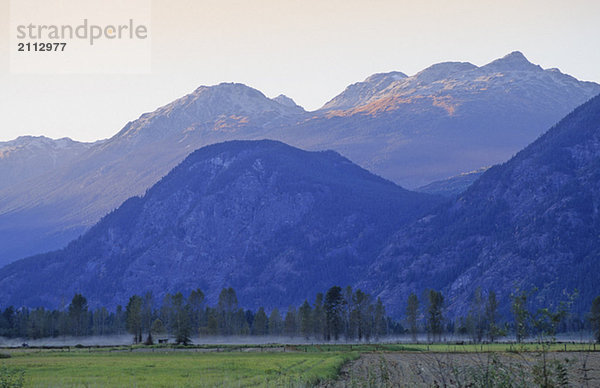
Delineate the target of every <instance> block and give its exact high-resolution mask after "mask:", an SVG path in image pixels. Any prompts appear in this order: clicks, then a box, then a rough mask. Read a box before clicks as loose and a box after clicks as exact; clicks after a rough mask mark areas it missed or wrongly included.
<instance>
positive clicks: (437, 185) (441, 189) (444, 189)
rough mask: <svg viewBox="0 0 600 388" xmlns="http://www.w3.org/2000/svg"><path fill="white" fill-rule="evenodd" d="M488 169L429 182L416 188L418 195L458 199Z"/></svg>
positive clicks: (484, 168) (483, 168)
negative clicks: (424, 194)
mask: <svg viewBox="0 0 600 388" xmlns="http://www.w3.org/2000/svg"><path fill="white" fill-rule="evenodd" d="M488 168H489V167H482V168H480V169H477V170H474V171H470V172H465V173H462V174H460V175H456V176H453V177H450V178H447V179H443V180H440V181H435V182H431V183H430V184H428V185H425V186H423V187H419V188H417V189H416V190H415V191H418V192H420V193H427V194H435V195H441V196H443V197H448V198H454V197H458V196H459V195H460V194H462V193H463V192H464V191H465V190H467V189H468V188H469V186H471V185H472V184H473V182H475V181H476V180H477V179H478V178H479V177H480V176H481V175H482V174H483V173H484V172H485V171H486V170H487V169H488Z"/></svg>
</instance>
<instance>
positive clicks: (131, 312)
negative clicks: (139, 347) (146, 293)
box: [125, 295, 143, 344]
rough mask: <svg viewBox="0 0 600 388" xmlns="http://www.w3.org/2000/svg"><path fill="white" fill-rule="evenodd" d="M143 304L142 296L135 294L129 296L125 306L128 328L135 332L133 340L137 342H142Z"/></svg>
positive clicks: (132, 332)
mask: <svg viewBox="0 0 600 388" xmlns="http://www.w3.org/2000/svg"><path fill="white" fill-rule="evenodd" d="M142 304H143V301H142V298H141V297H140V296H138V295H134V296H132V297H131V298H129V303H127V307H125V322H126V325H127V330H128V331H129V332H130V333H131V334H133V342H134V343H136V344H139V343H141V342H142Z"/></svg>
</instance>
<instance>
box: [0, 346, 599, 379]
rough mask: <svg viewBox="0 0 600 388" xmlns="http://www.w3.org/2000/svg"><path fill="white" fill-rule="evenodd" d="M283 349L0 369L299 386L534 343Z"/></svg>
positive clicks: (93, 353)
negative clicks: (403, 358) (385, 364)
mask: <svg viewBox="0 0 600 388" xmlns="http://www.w3.org/2000/svg"><path fill="white" fill-rule="evenodd" d="M278 349H279V351H277V350H278ZM283 349H284V348H283V347H282V346H280V345H274V346H252V345H249V346H248V345H247V346H221V347H219V348H215V346H214V345H213V346H210V347H209V346H199V347H196V348H188V349H177V348H173V347H164V346H163V347H151V348H145V347H135V348H130V347H116V348H84V349H75V348H70V349H62V350H61V349H11V350H8V349H7V350H0V353H4V354H6V353H8V354H10V358H3V359H0V369H2V368H4V370H5V371H6V370H7V369H6V368H8V371H11V370H23V371H25V378H24V383H25V386H27V387H216V386H218V387H255V386H258V387H261V386H262V387H267V386H270V387H279V386H287V387H302V386H312V385H314V384H316V383H318V382H322V381H328V380H333V379H336V378H337V377H338V373H339V371H340V369H341V368H342V366H343V365H344V364H346V363H347V362H348V361H351V360H355V359H357V358H358V357H359V356H360V354H363V353H370V352H376V353H380V352H384V353H399V352H407V353H413V354H415V353H418V354H428V353H431V354H433V353H438V352H439V353H449V354H452V353H455V354H458V353H473V354H475V353H482V352H493V353H496V352H498V353H505V352H537V351H539V350H540V345H538V344H525V345H514V344H512V345H511V344H490V345H473V344H464V345H460V344H457V345H454V344H433V345H427V344H410V345H400V344H372V345H327V344H324V345H295V346H286V347H285V350H286V351H285V352H282V351H281V350H283ZM130 350H133V351H130ZM549 350H550V351H554V352H561V351H568V352H579V351H589V350H593V349H592V345H590V344H553V345H550V349H549ZM599 350H600V349H599ZM0 380H1V379H0ZM0 383H1V381H0ZM0 385H1V384H0Z"/></svg>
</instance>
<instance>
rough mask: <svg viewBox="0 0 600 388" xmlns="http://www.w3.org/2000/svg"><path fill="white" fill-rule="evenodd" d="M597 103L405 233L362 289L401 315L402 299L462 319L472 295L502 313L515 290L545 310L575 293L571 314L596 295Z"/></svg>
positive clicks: (599, 241)
mask: <svg viewBox="0 0 600 388" xmlns="http://www.w3.org/2000/svg"><path fill="white" fill-rule="evenodd" d="M599 198H600V96H598V97H595V98H593V99H592V100H590V101H589V102H588V103H586V104H584V105H582V106H581V107H579V108H577V109H576V110H575V111H573V112H572V113H571V114H569V115H568V116H567V117H565V118H564V119H563V120H561V121H560V122H559V123H558V124H557V125H556V126H554V127H553V128H552V129H550V130H549V131H548V132H547V133H546V134H544V135H543V136H542V137H540V138H539V139H538V140H537V141H535V142H534V143H533V144H531V145H530V146H528V147H527V148H525V149H524V150H523V151H521V152H519V153H518V154H517V155H516V156H515V157H514V158H512V159H511V160H510V161H508V162H506V163H504V164H502V165H498V166H494V167H492V168H490V169H489V170H487V171H486V172H485V173H484V174H483V175H482V176H481V177H480V178H479V179H478V180H476V181H475V182H474V183H473V184H472V185H471V186H470V187H469V189H468V190H467V191H466V192H465V193H464V194H462V195H461V196H460V197H459V198H458V199H456V200H455V201H453V202H451V203H450V204H449V205H447V206H444V207H442V208H441V209H440V210H437V211H436V212H434V213H433V214H432V215H429V216H427V217H425V218H423V219H421V220H419V221H418V222H416V223H414V224H412V225H409V226H406V227H405V228H403V229H402V230H401V231H400V232H399V233H397V234H396V236H395V237H394V239H393V242H392V243H391V244H390V245H389V246H388V247H387V248H386V249H384V251H383V252H382V253H381V255H380V256H379V257H378V258H377V260H376V262H375V263H374V264H373V265H372V266H371V269H370V271H369V273H368V275H366V276H365V279H366V280H365V282H363V283H362V286H363V287H365V288H366V289H368V290H372V291H374V292H375V293H376V294H378V295H379V296H381V297H382V298H383V299H384V300H385V301H386V302H387V303H388V304H390V305H392V306H395V309H396V310H395V311H396V312H400V311H402V309H403V306H404V303H405V301H406V299H407V297H408V295H409V293H410V292H417V293H420V292H421V291H423V290H425V289H427V288H429V287H431V288H435V289H441V290H443V292H444V293H445V294H446V295H447V302H448V310H449V312H450V313H451V314H452V315H455V314H457V313H461V314H465V313H466V312H467V311H468V303H469V302H468V301H469V299H470V297H471V295H472V293H473V291H474V290H475V288H477V287H481V288H482V289H483V290H484V291H485V290H495V291H496V292H497V294H498V295H499V298H500V299H501V300H502V303H503V304H504V308H505V311H504V312H505V313H507V311H506V310H507V308H508V297H509V295H510V293H511V292H512V291H514V290H515V289H516V288H517V287H518V288H520V289H521V290H528V289H531V288H533V287H537V288H538V289H539V293H538V296H537V298H538V299H539V301H540V302H541V303H544V304H545V305H550V306H551V305H556V303H558V301H561V300H565V299H566V295H565V293H570V292H573V291H574V290H576V289H577V290H579V298H578V299H577V300H576V302H575V306H574V307H575V308H574V310H575V312H577V313H580V314H581V313H584V312H586V311H588V309H589V306H590V304H591V300H592V298H593V297H595V296H597V295H598V293H600V285H599V283H598V281H597V277H598V276H597V275H598V273H600V260H599V259H600V200H599Z"/></svg>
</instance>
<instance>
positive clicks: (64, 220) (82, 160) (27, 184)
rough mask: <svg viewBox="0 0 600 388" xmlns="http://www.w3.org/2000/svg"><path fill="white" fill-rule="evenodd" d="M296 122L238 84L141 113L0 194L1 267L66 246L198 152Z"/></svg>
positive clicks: (291, 111)
mask: <svg viewBox="0 0 600 388" xmlns="http://www.w3.org/2000/svg"><path fill="white" fill-rule="evenodd" d="M302 112H303V111H302ZM300 117H302V113H299V109H298V108H297V107H290V106H286V105H284V104H281V103H279V102H277V101H273V100H271V99H269V98H267V97H266V96H264V95H263V94H262V93H261V92H259V91H258V90H256V89H252V88H250V87H247V86H245V85H241V84H220V85H217V86H214V87H199V88H197V89H196V90H195V91H194V92H193V93H191V94H189V95H187V96H184V97H182V98H181V99H179V100H177V101H174V102H173V103H171V104H168V105H165V106H163V107H161V108H159V109H157V110H156V111H155V112H152V113H147V114H143V115H142V116H141V117H140V118H139V119H137V120H135V121H132V122H130V123H128V124H127V125H126V126H125V127H124V128H123V129H122V130H121V131H120V132H119V133H117V134H116V135H115V136H113V137H112V138H110V139H108V140H107V141H104V142H102V143H99V144H94V146H93V147H89V149H86V150H85V152H83V153H80V154H78V155H77V157H76V158H74V159H73V160H72V161H71V163H66V164H64V165H62V166H57V167H56V168H52V169H51V170H50V171H47V169H46V170H44V169H45V168H46V167H44V166H42V167H40V168H41V169H42V170H43V173H42V174H38V175H39V177H38V179H35V180H33V181H18V180H17V181H13V182H10V185H6V187H5V188H4V189H1V190H0V265H2V264H6V263H8V262H10V261H13V260H15V259H18V258H21V257H24V256H27V255H32V254H35V253H40V252H44V251H48V250H52V249H57V248H60V247H63V246H65V245H66V244H67V243H68V242H69V241H71V240H72V239H74V238H76V237H77V236H79V235H80V234H81V233H83V232H84V231H85V230H86V229H87V228H89V227H90V226H91V225H93V224H94V223H96V222H97V221H98V220H99V219H100V218H101V217H102V216H103V215H105V214H106V213H107V212H109V211H110V210H112V209H114V208H116V207H117V206H119V205H120V204H121V203H122V202H123V201H124V200H126V199H127V198H129V197H131V196H133V195H140V194H143V193H144V192H145V190H146V189H148V188H149V187H150V186H152V185H153V184H154V183H156V182H157V181H158V180H159V179H160V178H161V177H162V176H164V175H165V174H167V173H168V172H169V171H170V170H171V169H172V168H173V167H174V166H176V165H177V164H178V163H179V162H181V161H182V160H183V159H184V158H185V157H186V156H187V155H188V154H190V153H191V152H192V151H194V150H196V149H198V148H199V147H202V146H203V145H206V144H211V143H216V142H219V141H223V140H226V139H245V138H261V137H263V136H264V134H265V133H266V132H267V129H269V128H270V129H273V128H279V127H280V126H284V125H288V124H290V123H294V122H295V120H299V119H300ZM34 162H35V161H34ZM31 164H33V162H32V163H31ZM1 165H2V160H0V166H1ZM24 165H25V164H24ZM0 169H1V168H0Z"/></svg>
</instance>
